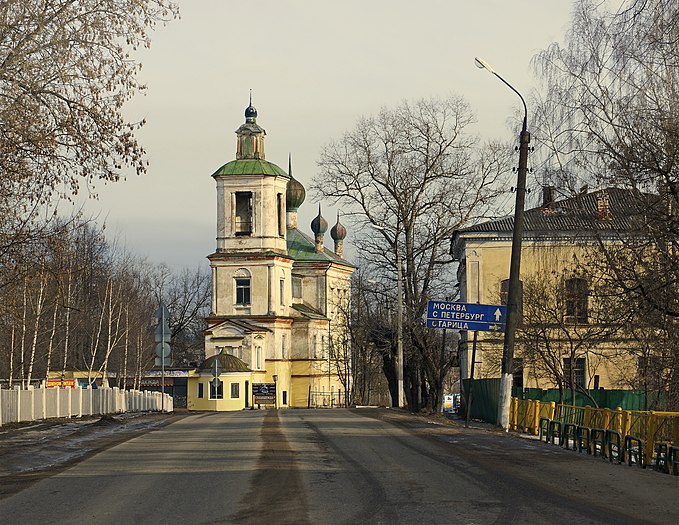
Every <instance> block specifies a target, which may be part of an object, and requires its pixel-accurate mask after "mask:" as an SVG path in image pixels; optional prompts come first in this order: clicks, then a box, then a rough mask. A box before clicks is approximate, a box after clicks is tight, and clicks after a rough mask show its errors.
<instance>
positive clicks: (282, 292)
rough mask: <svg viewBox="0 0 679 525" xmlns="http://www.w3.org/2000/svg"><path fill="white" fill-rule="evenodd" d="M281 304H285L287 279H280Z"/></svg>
mask: <svg viewBox="0 0 679 525" xmlns="http://www.w3.org/2000/svg"><path fill="white" fill-rule="evenodd" d="M280 298H281V306H285V279H281V280H280Z"/></svg>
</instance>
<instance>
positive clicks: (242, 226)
mask: <svg viewBox="0 0 679 525" xmlns="http://www.w3.org/2000/svg"><path fill="white" fill-rule="evenodd" d="M235 200H236V202H235V213H234V233H235V234H236V235H252V231H253V220H252V208H253V205H252V201H253V196H252V192H251V191H237V192H236V199H235Z"/></svg>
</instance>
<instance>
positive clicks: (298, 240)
mask: <svg viewBox="0 0 679 525" xmlns="http://www.w3.org/2000/svg"><path fill="white" fill-rule="evenodd" d="M287 234H288V235H287V239H288V255H289V256H290V257H292V258H293V259H294V260H295V262H327V263H336V264H342V265H344V266H350V267H352V268H353V267H354V265H353V264H351V263H350V262H349V261H347V260H345V259H342V257H339V256H338V255H337V254H336V253H335V252H333V251H332V250H329V249H328V248H325V247H323V251H322V252H321V253H316V243H315V241H314V240H313V239H312V238H311V237H309V236H308V235H305V234H304V233H302V232H301V231H299V230H298V229H297V228H288V232H287Z"/></svg>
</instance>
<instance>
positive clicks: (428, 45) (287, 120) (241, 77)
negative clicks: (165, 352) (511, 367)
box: [85, 0, 572, 270]
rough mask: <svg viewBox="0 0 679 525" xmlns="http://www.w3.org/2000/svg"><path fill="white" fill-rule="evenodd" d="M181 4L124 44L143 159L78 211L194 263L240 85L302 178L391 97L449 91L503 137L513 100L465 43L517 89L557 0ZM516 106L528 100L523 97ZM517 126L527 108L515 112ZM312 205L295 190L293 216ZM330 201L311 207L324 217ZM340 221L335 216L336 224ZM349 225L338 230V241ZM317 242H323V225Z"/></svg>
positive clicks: (560, 15)
mask: <svg viewBox="0 0 679 525" xmlns="http://www.w3.org/2000/svg"><path fill="white" fill-rule="evenodd" d="M179 5H180V9H181V19H180V20H175V21H173V22H171V23H170V24H169V25H167V26H165V27H158V28H157V29H156V30H155V31H154V33H153V34H152V46H151V48H150V49H149V50H143V51H142V52H140V53H139V55H138V56H137V58H138V59H139V60H140V61H141V62H142V63H143V68H142V71H141V73H140V79H141V80H142V81H143V82H144V83H145V84H146V85H147V91H146V93H145V95H143V96H138V97H136V98H134V99H133V100H132V101H131V102H130V103H129V104H128V106H127V107H126V109H125V112H126V115H127V117H128V118H129V119H131V120H139V119H142V118H144V119H146V122H147V123H146V125H145V126H144V127H143V128H142V130H141V131H140V132H139V133H138V138H139V139H140V142H141V143H142V144H143V146H144V147H145V149H146V151H147V153H148V160H149V162H150V166H149V169H148V173H147V174H146V175H143V176H141V177H138V176H136V175H128V176H127V177H126V180H124V181H120V182H117V183H113V184H107V185H104V184H102V183H99V184H98V185H97V186H96V191H97V194H98V198H97V200H92V199H89V200H87V202H86V204H85V210H86V211H87V212H88V213H89V214H91V215H95V216H97V217H98V220H99V222H104V221H105V223H106V232H107V235H108V236H109V238H115V239H116V241H117V242H118V243H119V244H121V245H123V246H125V247H126V248H127V249H128V250H129V251H130V252H132V253H135V254H137V255H140V256H143V257H146V258H147V259H148V260H149V261H150V262H152V263H157V264H160V263H164V264H167V265H168V266H169V267H170V268H173V269H176V270H179V269H181V268H196V267H198V266H205V267H207V266H208V261H207V259H206V256H207V255H209V254H210V253H212V252H214V250H215V247H216V241H215V235H216V192H215V183H214V180H213V179H212V178H211V177H210V175H211V174H212V173H214V172H215V171H216V170H217V169H218V168H219V167H220V166H222V165H223V164H225V163H226V162H228V161H230V160H233V159H234V158H235V152H236V136H235V133H234V131H235V130H236V129H237V128H238V127H239V126H240V125H241V124H242V123H243V122H244V115H243V114H244V110H245V108H246V107H247V106H248V98H249V94H250V89H252V101H253V105H254V106H255V107H256V108H257V111H258V118H257V122H258V124H260V125H261V126H262V127H263V128H264V129H265V130H266V132H267V138H266V159H267V160H268V161H270V162H273V163H275V164H277V165H278V166H280V167H282V168H283V169H285V170H287V165H288V153H290V154H291V155H292V162H293V174H294V176H295V178H296V179H298V180H299V181H300V182H302V184H304V185H305V186H306V187H307V188H308V186H309V183H310V181H311V180H312V179H313V177H314V176H315V175H316V169H317V168H316V162H317V161H318V159H319V156H320V152H321V149H322V148H323V146H324V145H326V144H328V143H330V142H331V141H332V140H337V139H340V138H341V137H342V135H343V134H344V133H345V132H346V131H348V130H350V129H352V128H353V127H354V126H355V125H356V123H357V122H358V120H359V119H360V118H361V117H363V116H370V115H374V114H376V113H377V112H378V111H379V109H380V108H381V107H385V106H386V107H395V106H397V105H398V104H400V103H401V102H402V101H404V100H407V101H414V100H417V99H420V98H431V97H447V96H449V95H460V96H462V97H464V98H465V99H466V100H467V101H468V102H469V103H470V105H471V107H472V110H473V111H474V113H475V114H476V119H477V123H476V128H475V129H476V131H477V133H478V134H479V136H480V137H482V138H483V139H499V140H511V139H512V138H513V136H514V135H517V134H518V131H519V130H518V129H517V130H512V129H510V127H509V125H508V122H509V120H508V119H509V117H511V116H512V115H513V114H514V112H516V111H517V110H518V109H519V107H520V100H519V99H518V97H517V96H516V95H515V94H514V93H512V92H511V91H510V90H509V89H508V88H507V87H506V86H504V85H503V84H502V83H501V82H500V81H499V80H498V79H497V78H495V77H494V76H492V75H490V74H488V73H487V72H486V71H484V70H481V69H478V68H477V67H475V65H474V57H475V56H479V57H482V58H483V59H485V60H486V61H487V62H488V63H490V64H491V65H492V67H493V68H494V69H495V71H496V72H498V73H499V74H500V75H502V76H503V77H504V78H505V79H506V80H507V81H508V82H510V83H511V84H512V85H513V86H514V87H515V88H516V89H518V90H519V91H520V92H521V93H522V94H524V96H525V97H527V96H528V95H529V93H530V91H531V89H533V88H534V87H535V86H536V80H535V77H534V74H533V73H532V70H531V65H530V61H531V59H532V57H533V56H534V55H535V54H536V53H538V52H539V51H541V50H542V49H544V48H545V47H547V46H548V45H549V44H551V43H552V42H555V41H558V42H561V41H563V35H564V33H565V31H566V30H567V28H568V25H569V19H570V11H571V6H572V2H571V1H570V0H530V1H529V0H515V1H513V2H508V1H506V0H487V1H484V0H478V1H475V2H471V1H468V0H465V1H462V0H427V1H423V2H417V3H416V2H412V1H411V0H313V1H312V0H259V1H257V2H246V1H242V0H241V1H233V0H183V1H182V0H180V1H179ZM529 112H530V108H529ZM529 127H530V116H529ZM317 210H318V204H316V203H313V202H312V201H311V198H310V196H307V200H306V202H305V203H304V204H303V205H302V207H301V208H300V214H299V224H300V229H301V230H302V231H304V232H306V233H309V234H310V227H309V224H310V222H311V220H312V219H313V217H314V216H315V215H316V213H317ZM336 211H337V210H336V209H335V208H333V207H330V206H327V205H326V206H324V207H323V216H324V217H325V218H326V220H327V221H328V222H329V223H330V224H331V225H332V224H334V221H335V216H336ZM347 226H349V225H347ZM351 235H352V231H351V228H349V235H348V237H347V240H346V242H347V243H351ZM326 245H327V246H331V245H332V241H331V239H330V238H329V237H328V238H327V239H326Z"/></svg>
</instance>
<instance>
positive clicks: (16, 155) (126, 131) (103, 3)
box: [0, 0, 178, 201]
mask: <svg viewBox="0 0 679 525" xmlns="http://www.w3.org/2000/svg"><path fill="white" fill-rule="evenodd" d="M177 15H178V9H177V7H176V6H175V5H174V4H173V3H172V2H170V1H169V0H78V1H75V0H40V1H33V2H25V1H24V0H7V1H4V2H1V3H0V20H2V24H1V25H0V122H2V130H0V152H1V153H0V172H2V175H3V177H2V180H3V184H4V185H5V188H4V189H6V190H11V191H12V192H14V194H15V195H16V194H17V193H19V195H18V197H19V198H18V200H20V201H24V200H35V199H38V200H46V199H48V198H49V197H50V195H51V194H52V192H53V191H54V190H58V191H60V192H66V191H70V192H77V191H78V189H79V185H80V183H81V182H83V181H84V182H86V183H87V184H89V182H90V181H93V180H94V179H102V180H109V181H115V180H118V179H119V178H120V173H121V171H120V170H121V169H122V168H123V166H130V167H132V168H133V169H134V170H135V171H136V172H137V173H142V172H143V171H144V170H145V165H146V164H145V161H144V158H143V149H142V148H141V146H140V145H139V144H138V142H137V140H136V138H135V136H134V133H135V130H136V129H138V128H139V126H140V125H141V124H142V123H130V122H127V120H126V119H125V118H124V116H123V114H122V112H121V110H122V108H123V104H124V103H125V102H126V101H127V100H129V99H130V98H131V97H132V96H133V95H134V94H136V93H138V92H140V91H142V90H143V89H144V86H143V85H142V84H140V83H139V81H138V80H137V78H136V73H137V71H138V70H139V67H140V66H139V63H138V62H136V61H135V60H134V59H133V56H132V55H133V54H134V51H135V50H137V49H138V48H140V47H148V46H149V45H150V36H149V35H150V31H149V30H150V29H152V28H153V27H154V26H155V25H156V24H157V23H159V22H166V21H169V20H171V19H172V18H174V17H176V16H177ZM10 186H11V187H10Z"/></svg>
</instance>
